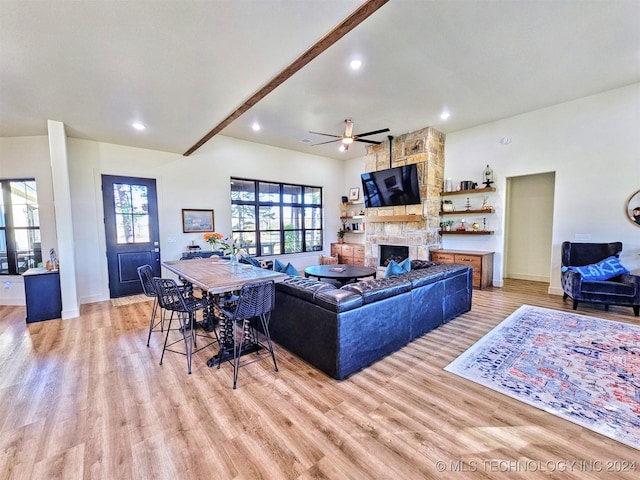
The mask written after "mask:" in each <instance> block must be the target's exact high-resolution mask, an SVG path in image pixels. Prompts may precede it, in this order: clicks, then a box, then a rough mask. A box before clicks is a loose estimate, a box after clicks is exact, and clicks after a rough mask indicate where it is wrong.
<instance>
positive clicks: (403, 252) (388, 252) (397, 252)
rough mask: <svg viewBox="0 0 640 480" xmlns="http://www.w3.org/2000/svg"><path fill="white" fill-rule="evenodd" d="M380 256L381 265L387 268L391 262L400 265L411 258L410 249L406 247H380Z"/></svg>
mask: <svg viewBox="0 0 640 480" xmlns="http://www.w3.org/2000/svg"><path fill="white" fill-rule="evenodd" d="M379 247H380V255H379V256H378V259H379V265H380V266H381V267H386V266H387V265H389V262H391V260H395V262H396V263H400V262H402V261H403V260H405V259H407V258H409V247H407V246H405V245H379Z"/></svg>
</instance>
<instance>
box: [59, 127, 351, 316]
mask: <svg viewBox="0 0 640 480" xmlns="http://www.w3.org/2000/svg"><path fill="white" fill-rule="evenodd" d="M68 149H69V163H70V170H71V173H70V176H71V185H72V187H71V188H72V192H71V193H72V201H73V217H74V222H75V223H76V225H81V226H82V227H81V228H77V229H76V231H77V233H76V254H77V257H78V265H80V267H79V268H80V270H81V271H80V272H79V285H80V287H79V288H80V298H81V303H89V302H95V301H101V300H106V299H107V298H108V297H109V295H108V281H107V266H106V257H105V252H106V246H105V239H104V227H103V224H102V211H103V208H102V193H101V191H100V177H101V175H102V174H117V175H126V176H139V177H146V178H155V179H156V182H157V188H158V208H159V212H160V239H161V240H160V248H161V256H162V259H163V260H173V259H178V258H180V256H181V254H182V252H184V251H186V250H187V245H189V244H190V243H191V241H192V240H193V241H195V243H196V244H200V245H201V246H202V247H203V248H205V249H206V248H207V247H208V246H207V244H206V242H205V241H204V239H203V237H202V235H201V234H195V233H183V232H182V209H183V208H213V209H214V216H215V229H216V231H217V232H220V233H223V234H224V235H227V234H229V233H230V229H231V205H230V184H229V179H230V177H231V176H235V177H244V178H254V179H260V180H274V181H282V182H292V183H299V184H306V185H314V186H320V187H323V188H324V196H325V198H324V201H325V205H326V210H325V215H326V218H325V226H326V233H325V240H324V245H325V251H324V253H325V254H326V253H328V252H329V249H330V247H329V243H330V242H332V241H334V240H335V238H334V233H333V232H335V231H336V230H337V229H338V227H339V225H340V222H339V218H338V216H339V208H338V206H339V199H340V195H341V194H342V190H341V185H342V176H343V167H342V162H340V161H337V160H332V159H327V158H325V157H319V156H316V155H306V154H302V153H298V152H292V151H289V150H283V149H280V148H273V147H268V146H265V145H260V144H256V143H252V142H245V141H241V140H236V139H233V138H229V137H222V136H220V137H215V138H214V139H212V140H211V141H209V142H208V143H207V144H206V145H205V146H203V147H202V148H201V149H200V150H198V151H197V152H196V153H194V154H193V155H191V156H189V157H183V156H182V155H177V154H171V153H166V152H158V151H153V150H145V149H139V148H131V147H125V146H121V145H113V144H106V143H99V142H92V141H87V140H78V139H72V138H70V139H69V140H68ZM319 253H320V252H316V253H308V254H293V255H286V256H280V258H281V259H282V260H283V261H286V262H291V263H292V264H293V265H295V267H296V268H298V269H299V270H301V269H303V268H304V267H306V266H309V265H313V264H317V263H318V262H317V259H318V255H319ZM165 273H166V272H165Z"/></svg>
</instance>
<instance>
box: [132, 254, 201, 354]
mask: <svg viewBox="0 0 640 480" xmlns="http://www.w3.org/2000/svg"><path fill="white" fill-rule="evenodd" d="M138 278H140V283H141V284H142V291H143V292H144V294H145V295H146V296H147V297H149V298H153V307H152V309H151V319H150V320H149V335H148V336H147V347H148V346H149V342H150V340H151V332H157V331H160V332H163V333H164V311H163V310H162V307H160V305H159V304H158V295H157V293H156V289H155V287H154V285H153V269H152V268H151V265H142V266H140V267H138ZM178 288H179V289H180V290H181V291H183V292H185V293H192V292H193V286H192V285H191V284H186V285H178ZM158 308H160V318H159V319H158V320H156V316H157V313H158ZM158 325H159V326H160V330H158V329H157V328H158Z"/></svg>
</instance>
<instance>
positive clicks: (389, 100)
mask: <svg viewBox="0 0 640 480" xmlns="http://www.w3.org/2000/svg"><path fill="white" fill-rule="evenodd" d="M361 3H362V2H361V1H359V0H215V1H204V0H193V1H187V0H154V1H143V0H129V1H124V0H123V1H112V0H92V1H80V0H78V1H75V0H74V1H71V0H0V136H23V135H44V134H46V128H47V124H46V121H47V120H48V119H50V120H58V121H61V122H64V123H65V125H66V127H67V133H68V135H69V136H71V137H77V138H85V139H92V140H97V141H103V142H110V143H116V144H122V145H130V146H136V147H143V148H149V149H156V150H163V151H168V152H176V153H183V152H185V151H186V150H187V149H189V148H190V147H191V146H192V145H193V144H195V143H196V142H197V141H198V140H199V139H200V138H202V137H203V136H204V135H205V134H206V133H207V132H209V131H210V130H211V129H212V128H213V127H214V126H216V125H217V124H218V123H219V122H221V121H222V120H223V119H224V118H226V117H227V116H228V115H229V114H230V113H232V112H233V111H234V110H235V109H236V108H237V107H239V106H240V105H241V104H242V103H243V102H244V101H245V100H247V99H248V98H249V97H250V96H251V95H252V94H253V93H255V92H256V91H257V90H258V89H259V88H260V87H262V86H263V85H265V84H266V83H267V82H268V81H269V80H271V79H272V78H273V77H274V76H275V75H276V74H277V73H279V72H280V71H282V70H283V69H284V68H285V67H286V66H287V65H289V64H290V63H291V62H293V61H294V60H295V59H296V58H297V57H298V56H299V55H300V54H302V53H303V52H304V51H305V50H307V49H308V48H309V47H310V46H311V45H313V44H314V43H315V42H316V41H318V40H319V39H320V38H321V37H322V36H323V35H325V34H326V33H327V32H328V31H329V30H331V29H332V28H333V27H334V26H335V25H336V24H338V23H339V22H340V21H341V20H342V19H344V18H345V17H346V16H347V15H349V14H350V13H351V12H352V11H353V10H355V9H356V8H357V7H358V6H359V5H360V4H361ZM353 57H359V58H361V59H362V60H363V61H364V66H363V67H362V68H361V69H360V70H359V71H357V72H353V71H351V70H350V69H349V68H348V62H349V60H350V59H352V58H353ZM636 82H640V0H582V1H576V0H556V1H553V2H551V1H542V0H519V1H515V0H492V1H484V0H477V1H472V0H432V1H428V0H390V1H389V2H388V3H387V4H386V5H384V6H382V7H381V8H380V9H379V10H378V11H377V12H376V13H374V14H373V15H372V16H371V17H369V18H368V19H367V20H365V21H364V22H363V23H362V24H360V25H359V26H358V27H356V28H355V30H353V31H352V32H351V33H349V34H348V35H346V36H345V37H344V38H342V39H341V40H340V41H338V43H336V44H335V45H333V46H332V47H331V48H329V49H328V50H327V51H326V52H324V53H322V54H321V55H320V56H319V57H318V58H316V59H315V60H313V61H312V62H311V63H310V64H309V65H307V66H306V67H304V68H303V69H302V70H301V71H299V72H298V73H296V74H295V75H294V76H293V77H292V78H290V79H289V80H287V81H286V82H285V83H284V84H282V85H281V86H280V87H278V88H277V89H276V90H274V91H273V92H272V93H270V94H269V95H268V96H267V97H266V98H264V99H263V100H262V101H260V102H259V103H258V104H257V105H256V106H255V107H253V108H251V109H250V110H249V111H248V112H246V113H245V114H244V115H242V116H241V117H239V118H238V119H237V120H235V121H234V122H233V123H232V124H231V125H230V126H228V127H227V128H226V129H224V130H223V132H222V133H221V134H222V135H227V136H232V137H236V138H241V139H245V140H250V141H254V142H259V143H264V144H268V145H275V146H279V147H283V148H287V149H292V150H298V151H301V152H307V153H315V154H319V155H325V156H330V157H335V158H353V157H355V156H361V155H363V154H364V153H365V147H364V145H365V144H362V143H356V144H354V145H353V146H352V147H351V148H350V150H349V151H348V152H339V151H338V148H337V147H338V143H333V144H328V145H322V146H315V147H314V146H310V145H307V144H305V143H302V142H300V140H302V139H309V140H311V141H312V142H314V143H315V142H322V141H326V140H328V138H327V137H321V136H318V135H312V134H310V133H308V132H309V131H310V130H312V131H319V132H326V133H332V134H336V135H339V134H341V133H342V132H343V130H344V119H345V118H350V119H352V120H353V121H354V122H355V127H354V133H356V134H357V133H361V132H366V131H370V130H377V129H381V128H385V127H388V128H390V129H391V132H390V133H389V134H380V135H376V136H373V137H367V138H368V139H373V140H385V139H386V135H394V136H395V135H401V134H403V133H406V132H409V131H413V130H417V129H420V128H423V127H426V126H432V127H435V128H436V129H438V130H440V131H442V132H444V133H450V132H454V131H458V130H461V129H465V128H469V127H472V126H474V125H479V124H483V123H486V122H490V121H494V120H497V119H500V118H506V117H510V116H514V115H518V114H520V113H524V112H528V111H531V110H535V109H539V108H543V107H546V106H550V105H554V104H557V103H561V102H565V101H568V100H572V99H575V98H579V97H582V96H585V95H590V94H594V93H598V92H602V91H606V90H609V89H613V88H617V87H621V86H625V85H629V84H631V83H636ZM443 109H446V110H448V111H450V112H451V117H450V118H449V119H448V120H446V121H443V120H441V119H440V116H439V115H440V113H441V112H442V110H443ZM134 121H141V122H143V123H144V124H146V125H147V129H146V130H145V131H143V132H138V131H135V130H133V129H132V128H131V127H130V124H131V123H132V122H134ZM254 121H258V122H260V124H261V125H262V130H261V131H259V132H254V131H253V130H252V129H251V124H252V123H253V122H254Z"/></svg>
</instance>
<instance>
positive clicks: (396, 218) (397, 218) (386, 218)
mask: <svg viewBox="0 0 640 480" xmlns="http://www.w3.org/2000/svg"><path fill="white" fill-rule="evenodd" d="M423 220H424V218H423V217H422V215H416V214H411V215H380V216H373V217H371V216H369V217H367V216H365V217H364V218H363V219H362V221H363V222H366V223H382V222H422V221H423Z"/></svg>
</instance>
